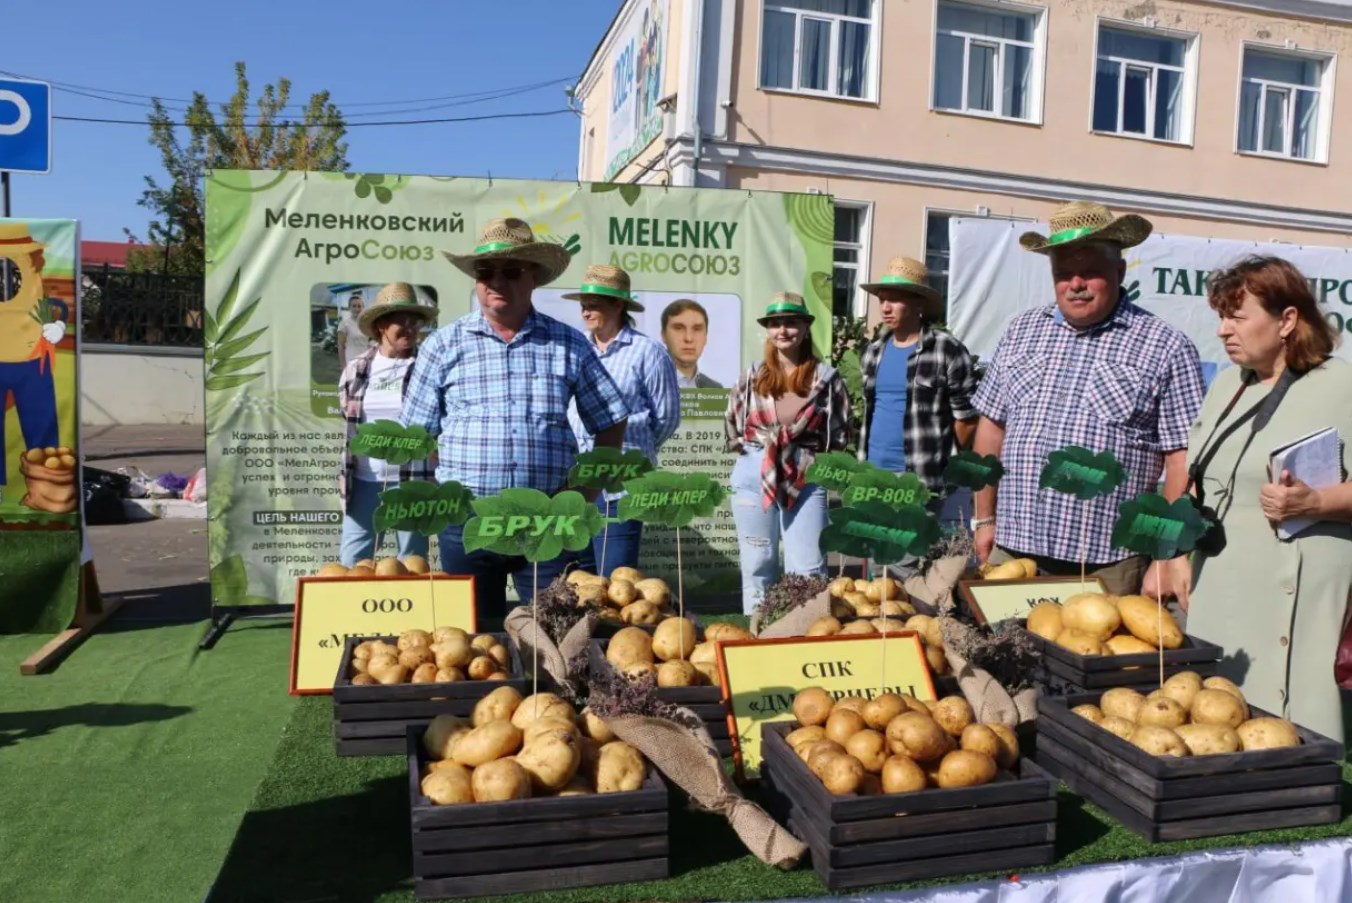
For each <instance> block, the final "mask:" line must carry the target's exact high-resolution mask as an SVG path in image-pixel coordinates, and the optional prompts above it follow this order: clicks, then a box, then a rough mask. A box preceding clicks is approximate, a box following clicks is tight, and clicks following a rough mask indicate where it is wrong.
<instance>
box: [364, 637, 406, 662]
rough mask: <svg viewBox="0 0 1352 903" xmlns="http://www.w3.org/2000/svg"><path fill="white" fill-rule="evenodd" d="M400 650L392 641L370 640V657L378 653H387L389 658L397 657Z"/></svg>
mask: <svg viewBox="0 0 1352 903" xmlns="http://www.w3.org/2000/svg"><path fill="white" fill-rule="evenodd" d="M402 651H403V650H402V649H400V648H399V647H398V646H396V645H395V644H394V643H387V642H385V641H384V640H372V641H371V658H375V657H376V656H378V655H388V656H389V657H390V658H398V657H399V653H400V652H402Z"/></svg>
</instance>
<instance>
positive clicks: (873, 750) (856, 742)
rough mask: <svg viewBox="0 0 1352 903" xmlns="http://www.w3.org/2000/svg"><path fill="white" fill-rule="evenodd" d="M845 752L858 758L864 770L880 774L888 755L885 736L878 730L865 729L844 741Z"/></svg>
mask: <svg viewBox="0 0 1352 903" xmlns="http://www.w3.org/2000/svg"><path fill="white" fill-rule="evenodd" d="M845 752H847V753H849V754H850V755H852V756H854V757H855V758H856V759H858V760H859V762H860V764H861V765H863V766H864V770H865V771H868V772H872V773H873V774H881V773H882V770H883V763H884V762H886V761H887V756H888V750H887V738H886V737H885V736H883V735H882V733H881V732H879V731H875V730H869V729H865V730H862V731H859V732H858V733H856V734H854V735H852V736H851V737H850V738H849V739H848V740H846V741H845Z"/></svg>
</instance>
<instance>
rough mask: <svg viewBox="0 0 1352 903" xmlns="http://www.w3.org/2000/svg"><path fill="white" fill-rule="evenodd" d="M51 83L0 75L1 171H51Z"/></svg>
mask: <svg viewBox="0 0 1352 903" xmlns="http://www.w3.org/2000/svg"><path fill="white" fill-rule="evenodd" d="M51 168H52V86H51V85H49V84H47V83H46V82H30V81H22V80H20V79H12V78H0V170H7V171H9V172H50V171H51Z"/></svg>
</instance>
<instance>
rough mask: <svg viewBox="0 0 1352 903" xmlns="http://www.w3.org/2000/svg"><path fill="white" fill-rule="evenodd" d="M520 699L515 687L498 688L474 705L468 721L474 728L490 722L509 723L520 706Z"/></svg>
mask: <svg viewBox="0 0 1352 903" xmlns="http://www.w3.org/2000/svg"><path fill="white" fill-rule="evenodd" d="M521 699H522V696H521V693H520V692H519V691H518V690H517V689H516V687H498V688H497V689H496V690H494V691H493V692H491V693H489V694H488V695H487V696H484V697H483V698H482V699H480V700H479V701H478V702H476V703H475V704H474V713H473V714H472V715H471V716H470V721H471V723H472V724H473V725H474V726H475V727H481V726H483V725H485V724H487V723H488V722H490V721H511V720H512V715H513V714H514V713H515V712H516V709H517V706H519V705H521Z"/></svg>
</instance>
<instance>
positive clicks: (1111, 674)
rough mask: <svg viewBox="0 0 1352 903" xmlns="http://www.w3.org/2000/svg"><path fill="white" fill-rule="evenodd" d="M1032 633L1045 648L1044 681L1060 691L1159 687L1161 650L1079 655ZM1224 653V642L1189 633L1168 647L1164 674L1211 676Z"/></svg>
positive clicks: (1040, 646)
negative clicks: (1181, 643) (1200, 637)
mask: <svg viewBox="0 0 1352 903" xmlns="http://www.w3.org/2000/svg"><path fill="white" fill-rule="evenodd" d="M1028 636H1029V637H1030V638H1031V639H1032V641H1033V645H1035V646H1036V647H1037V648H1038V649H1039V650H1040V651H1041V652H1042V664H1043V668H1044V674H1043V675H1042V676H1043V679H1044V682H1045V683H1047V684H1049V685H1051V686H1052V687H1054V688H1055V689H1056V690H1057V691H1058V692H1065V693H1076V692H1085V691H1088V690H1107V689H1110V688H1112V687H1133V688H1140V687H1145V686H1149V687H1150V688H1151V689H1156V688H1158V687H1159V676H1160V661H1159V659H1160V657H1159V653H1158V652H1141V653H1136V654H1133V655H1079V654H1077V653H1075V652H1071V651H1070V650H1069V649H1067V648H1065V647H1064V646H1058V645H1057V644H1056V643H1051V642H1048V641H1047V640H1045V639H1043V638H1042V637H1040V636H1038V635H1036V634H1033V633H1030V634H1028ZM1222 655H1223V651H1222V649H1221V647H1220V646H1217V645H1216V644H1214V643H1208V642H1207V641H1206V640H1203V639H1198V638H1197V637H1194V636H1187V635H1185V636H1184V637H1183V645H1182V647H1180V648H1178V649H1166V650H1164V678H1165V680H1168V679H1169V678H1170V677H1173V676H1174V675H1175V674H1177V673H1179V672H1180V671H1193V672H1195V673H1197V674H1199V675H1201V676H1202V677H1210V676H1212V675H1214V674H1216V673H1217V669H1218V668H1219V667H1220V662H1221V656H1222Z"/></svg>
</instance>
